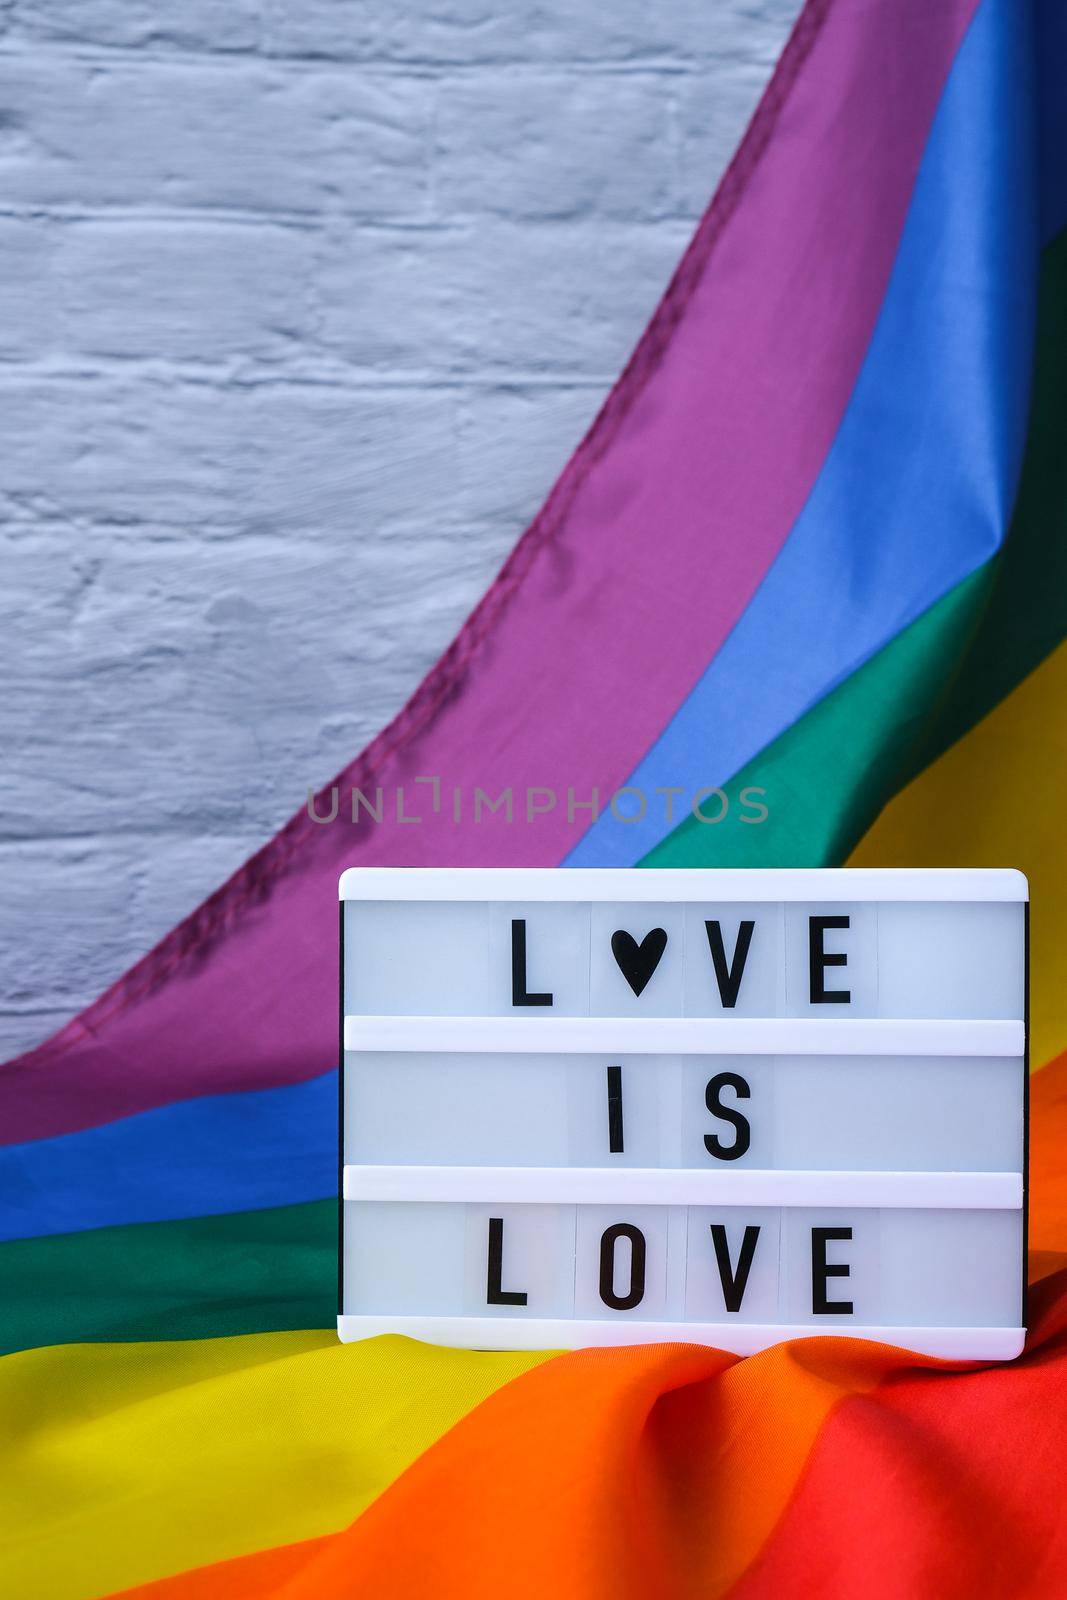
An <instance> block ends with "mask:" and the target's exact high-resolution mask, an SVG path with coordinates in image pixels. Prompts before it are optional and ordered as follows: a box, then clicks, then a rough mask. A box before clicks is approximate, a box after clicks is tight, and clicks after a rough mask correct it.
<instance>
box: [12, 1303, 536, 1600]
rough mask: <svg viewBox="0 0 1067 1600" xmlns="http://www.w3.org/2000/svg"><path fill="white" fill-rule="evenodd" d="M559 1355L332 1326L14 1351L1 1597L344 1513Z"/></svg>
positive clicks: (216, 1549)
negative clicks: (350, 1336)
mask: <svg viewBox="0 0 1067 1600" xmlns="http://www.w3.org/2000/svg"><path fill="white" fill-rule="evenodd" d="M545 1359H547V1358H546V1357H545V1356H544V1355H542V1354H521V1355H513V1354H503V1355H502V1354H496V1353H485V1352H471V1351H465V1350H440V1349H436V1348H431V1347H430V1346H428V1345H422V1344H417V1343H416V1342H414V1341H413V1340H408V1339H399V1338H387V1339H371V1340H367V1341H365V1342H363V1343H361V1344H350V1345H342V1344H339V1343H338V1342H337V1339H336V1337H335V1336H334V1335H333V1334H332V1333H327V1332H313V1333H273V1334H252V1335H248V1336H245V1337H240V1338H228V1339H204V1340H184V1341H181V1342H175V1343H160V1344H156V1343H148V1344H100V1345H59V1346H50V1347H48V1348H45V1349H41V1350H30V1351H25V1352H23V1353H21V1354H18V1355H10V1356H5V1357H4V1358H3V1359H2V1360H0V1594H4V1595H10V1596H11V1597H12V1600H15V1597H16V1596H17V1600H89V1597H90V1596H97V1595H104V1594H109V1593H111V1592H113V1591H114V1590H117V1589H125V1588H127V1587H129V1586H131V1585H133V1584H136V1583H143V1582H146V1581H148V1580H149V1579H152V1578H158V1577H163V1576H165V1575H168V1574H170V1573H175V1572H181V1571H184V1570H185V1569H187V1568H189V1567H197V1566H201V1565H204V1564H206V1563H208V1562H215V1561H222V1560H225V1559H226V1558H227V1557H229V1556H236V1555H242V1554H245V1553H247V1552H249V1551H254V1550H262V1549H265V1548H267V1547H269V1546H274V1545H282V1544H288V1543H290V1542H291V1541H295V1540H299V1539H308V1538H311V1537H313V1536H315V1535H318V1534H324V1533H330V1532H333V1531H335V1530H336V1529H339V1528H343V1527H345V1526H346V1525H347V1524H348V1523H350V1522H351V1521H352V1519H353V1518H354V1517H356V1516H358V1515H359V1513H360V1512H361V1511H363V1510H364V1509H365V1508H366V1506H367V1505H369V1504H370V1502H371V1501H372V1500H374V1499H375V1498H376V1497H377V1496H378V1495H379V1494H381V1492H382V1490H383V1489H386V1488H387V1487H388V1486H389V1484H391V1483H392V1482H393V1481H394V1479H396V1478H397V1477H398V1476H399V1475H400V1474H401V1473H402V1472H403V1471H404V1469H405V1468H406V1467H407V1466H408V1465H409V1464H410V1463H411V1462H412V1461H413V1460H414V1459H415V1458H416V1457H417V1456H419V1455H421V1454H422V1452H423V1451H424V1450H425V1449H427V1447H428V1446H429V1445H431V1444H432V1443H433V1442H434V1441H435V1440H436V1439H438V1438H439V1437H440V1436H441V1434H443V1433H445V1432H446V1431H447V1429H449V1428H451V1427H452V1426H453V1424H454V1423H456V1422H457V1421H458V1420H459V1419H460V1418H461V1417H462V1416H464V1415H465V1414H466V1413H467V1412H468V1411H470V1410H471V1409H472V1408H473V1407H474V1406H476V1405H477V1404H478V1403H479V1402H480V1401H481V1400H483V1399H485V1398H486V1396H487V1395H489V1394H491V1393H492V1392H493V1391H494V1390H495V1389H497V1388H499V1387H500V1386H501V1385H502V1384H504V1383H507V1382H508V1381H509V1379H511V1378H513V1377H515V1376H517V1375H518V1374H519V1373H522V1372H525V1371H527V1370H528V1369H529V1368H531V1367H533V1366H536V1365H537V1364H538V1363H539V1362H541V1361H544V1360H545Z"/></svg>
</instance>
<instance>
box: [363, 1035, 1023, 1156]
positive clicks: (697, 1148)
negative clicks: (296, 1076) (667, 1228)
mask: <svg viewBox="0 0 1067 1600" xmlns="http://www.w3.org/2000/svg"><path fill="white" fill-rule="evenodd" d="M1022 1088H1023V1064H1022V1061H1021V1060H1018V1059H1012V1058H1004V1057H1000V1058H997V1057H994V1058H980V1057H978V1058H973V1057H958V1056H945V1057H936V1056H925V1057H892V1056H889V1057H866V1058H864V1057H848V1056H846V1057H834V1056H821V1057H820V1056H778V1057H772V1056H758V1055H757V1056H741V1055H737V1056H645V1055H634V1056H623V1055H575V1054H559V1055H550V1054H541V1055H502V1054H498V1053H495V1052H493V1053H484V1054H482V1053H471V1054H469V1055H462V1054H454V1055H447V1056H446V1055H434V1054H415V1053H409V1052H399V1053H391V1052H367V1053H357V1052H352V1053H349V1054H348V1055H347V1056H346V1061H345V1149H346V1157H347V1160H348V1161H350V1162H367V1163H372V1164H389V1165H402V1164H404V1163H410V1164H412V1165H416V1166H421V1165H456V1166H465V1165H469V1166H503V1165H508V1164H510V1165H514V1166H535V1167H536V1166H544V1167H553V1166H579V1167H596V1166H603V1167H610V1168H616V1169H617V1168H625V1167H686V1168H695V1169H707V1168H716V1167H717V1168H720V1169H723V1170H726V1169H731V1170H736V1171H742V1170H746V1169H748V1168H760V1169H796V1168H800V1169H826V1170H828V1171H833V1170H838V1171H871V1172H877V1171H894V1170H895V1171H898V1172H931V1171H937V1170H941V1171H946V1172H1019V1171H1021V1170H1022V1159H1023V1097H1022ZM709 1105H710V1106H711V1107H714V1108H715V1109H714V1110H712V1109H709ZM613 1146H614V1148H613Z"/></svg>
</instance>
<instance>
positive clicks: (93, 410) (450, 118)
mask: <svg viewBox="0 0 1067 1600" xmlns="http://www.w3.org/2000/svg"><path fill="white" fill-rule="evenodd" d="M798 9H799V0H702V3H701V0H661V3H660V4H658V5H655V6H648V5H647V4H638V3H637V0H612V3H611V4H606V3H604V0H521V3H520V0H411V3H402V0H177V4H175V5H173V6H166V5H160V4H159V3H158V0H5V3H3V4H0V252H2V254H3V259H4V261H5V264H6V269H7V270H6V271H5V272H3V273H0V463H2V466H0V490H2V498H0V513H2V526H0V541H2V546H3V558H4V560H3V572H4V578H5V581H4V584H3V587H2V595H0V608H2V614H0V682H2V683H3V685H4V690H3V699H2V707H3V712H2V716H3V724H2V733H3V750H4V756H5V759H4V761H3V763H2V769H0V866H2V869H3V882H4V891H5V892H4V894H3V899H2V912H0V916H2V919H3V920H2V923H0V1054H6V1053H10V1052H12V1051H14V1050H15V1049H17V1048H20V1047H23V1046H25V1045H28V1044H30V1043H32V1042H34V1041H35V1040H36V1039H38V1038H41V1037H43V1036H44V1035H45V1034H46V1033H48V1032H49V1031H51V1029H52V1028H53V1027H55V1026H57V1025H58V1024H59V1023H60V1022H62V1021H63V1020H64V1019H65V1018H66V1016H68V1015H69V1014H70V1013H71V1012H72V1011H73V1010H75V1009H76V1008H77V1007H79V1006H80V1005H82V1004H83V1003H84V1002H86V1001H87V1000H89V999H91V998H92V996H93V995H94V994H95V993H96V992H98V991H99V989H100V988H101V987H103V986H104V985H105V984H106V983H108V982H109V981H110V980H111V979H112V978H114V977H115V976H117V975H118V974H119V973H120V972H121V971H122V970H123V968H124V967H125V966H126V965H127V964H128V963H129V962H130V961H131V960H133V959H134V958H135V957H136V956H138V955H139V954H141V952H142V951H143V950H144V949H146V948H147V947H148V945H149V944H150V943H152V942H153V941H154V940H155V939H156V938H158V937H159V935H160V934H162V933H164V932H165V931H166V929H167V928H168V927H169V926H170V925H171V923H172V922H174V921H175V920H176V919H177V918H178V917H180V916H181V915H182V914H183V913H184V912H186V911H187V910H189V909H190V908H191V907H192V906H193V905H194V904H195V903H196V902H197V900H198V899H200V898H201V897H202V895H203V894H205V893H206V892H208V891H209V890H210V889H211V888H212V887H213V886H214V885H215V884H216V882H218V881H219V880H220V879H221V878H222V877H223V876H225V875H226V874H227V873H228V872H229V871H231V870H232V869H233V868H234V867H235V866H237V865H238V864H239V862H240V861H241V860H242V859H243V858H244V857H245V856H246V855H247V854H248V853H249V852H250V851H251V850H252V849H254V848H255V847H256V846H257V845H258V844H260V843H261V842H262V840H263V839H264V837H266V835H268V834H269V833H270V832H271V831H273V829H274V828H276V827H277V826H278V825H279V824H280V823H281V822H282V821H283V820H284V819H285V817H286V816H287V815H288V814H289V812H290V811H292V810H293V809H294V808H295V807H296V806H298V805H299V804H300V803H301V800H302V797H303V796H304V794H305V792H306V790H307V787H308V785H309V784H310V783H315V784H318V783H321V782H324V781H326V780H327V779H328V778H329V777H330V776H331V775H332V773H333V772H334V771H335V770H337V768H339V767H340V766H341V765H343V763H344V762H346V761H347V760H349V759H350V758H351V757H352V756H353V755H354V754H355V753H356V752H357V750H358V749H359V747H360V746H361V745H362V744H364V743H365V742H366V740H367V739H368V738H370V737H371V736H372V735H373V734H374V733H375V732H376V731H377V729H378V728H379V727H380V726H381V725H382V724H383V723H384V722H385V721H387V720H388V719H389V717H391V716H392V715H393V713H394V712H395V711H396V710H397V709H398V707H399V706H400V704H401V703H402V702H403V700H404V699H405V698H406V696H407V695H408V694H409V693H410V691H411V689H412V688H413V687H414V686H415V684H416V683H417V682H418V680H419V678H420V677H421V676H422V674H423V672H424V671H425V670H426V668H427V667H428V666H429V665H430V664H431V663H432V661H433V659H434V657H435V656H436V655H437V654H438V653H439V651H440V650H441V649H442V648H443V646H444V645H445V644H446V643H447V642H448V640H449V638H450V636H451V635H452V633H453V632H454V630H455V629H456V627H457V626H458V625H459V623H460V622H461V621H462V618H463V616H464V615H465V613H466V611H467V610H468V609H469V607H470V606H471V604H472V603H473V602H474V601H475V600H476V599H477V597H478V594H479V593H480V591H481V589H482V588H483V587H484V585H485V584H486V583H487V582H488V580H489V579H490V578H491V576H492V574H493V572H494V570H495V568H496V567H497V565H498V564H499V562H500V560H501V559H502V557H503V556H504V554H505V553H506V551H507V550H508V548H509V546H510V545H511V543H512V542H513V540H514V539H515V537H516V536H517V534H518V533H519V532H520V531H521V528H522V526H523V524H524V523H525V521H526V520H528V518H529V517H530V516H531V515H532V513H533V512H534V511H535V510H536V509H537V505H538V503H539V501H540V499H541V497H542V496H543V495H544V493H545V491H546V490H547V488H548V487H549V486H550V484H551V482H552V479H553V477H554V476H555V474H556V472H557V471H558V470H559V468H560V467H561V466H562V464H563V462H564V460H565V459H566V456H567V454H568V453H569V451H570V449H571V448H572V446H573V445H574V444H575V443H576V441H577V439H578V437H579V435H580V433H581V431H582V430H583V428H584V426H585V424H586V423H587V421H588V420H589V418H590V416H591V415H592V413H593V411H594V410H595V409H596V406H597V404H598V401H599V399H600V398H601V396H602V395H603V392H604V390H605V388H606V386H607V385H608V384H609V383H610V381H611V380H612V378H613V377H614V375H615V373H616V371H617V370H618V368H619V366H620V365H621V363H622V362H623V361H624V360H625V358H626V356H627V354H628V352H629V349H630V346H631V345H632V343H633V341H634V339H635V338H636V336H637V334H638V333H639V332H640V329H641V327H642V325H643V323H644V321H645V319H646V317H647V316H648V314H649V312H650V311H651V309H652V307H653V306H654V304H655V302H656V299H657V298H658V295H659V293H660V292H661V290H662V288H663V286H664V284H665V282H666V280H667V277H668V276H669V274H670V271H671V269H672V267H673V265H674V262H675V260H676V259H677V256H678V254H679V253H680V251H681V249H682V247H683V245H684V243H685V241H686V239H687V238H688V236H689V233H690V231H691V228H692V225H693V222H694V219H695V218H696V216H697V215H698V214H699V212H700V210H701V209H702V207H703V206H704V204H705V202H706V200H707V198H708V195H709V194H710V192H711V190H712V188H713V187H714V184H715V182H716V180H717V178H718V175H719V173H720V171H721V169H722V167H723V165H724V164H725V162H726V160H727V159H728V158H729V155H730V154H731V151H732V148H733V146H734V144H735V142H736V140H737V138H738V136H739V135H740V133H741V131H742V129H743V126H744V123H745V121H746V119H747V117H748V115H749V114H750V112H751V110H752V107H753V106H754V104H755V101H756V98H757V96H758V94H759V91H760V88H761V86H762V84H763V82H764V81H765V79H766V76H767V74H768V73H769V70H770V67H771V65H772V63H773V60H774V58H775V56H776V55H777V53H778V50H779V49H780V47H781V44H782V43H783V41H784V38H785V35H786V33H787V31H788V28H789V26H790V25H791V23H792V20H793V17H794V15H795V13H796V11H797V10H798Z"/></svg>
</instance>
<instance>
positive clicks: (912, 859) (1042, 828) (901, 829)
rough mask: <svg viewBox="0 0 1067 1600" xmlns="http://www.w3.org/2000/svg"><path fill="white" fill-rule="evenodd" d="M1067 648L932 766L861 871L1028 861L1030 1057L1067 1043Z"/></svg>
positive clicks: (893, 807)
mask: <svg viewBox="0 0 1067 1600" xmlns="http://www.w3.org/2000/svg"><path fill="white" fill-rule="evenodd" d="M1065 796H1067V645H1061V646H1060V648H1059V649H1058V650H1056V651H1055V652H1054V653H1053V654H1052V655H1051V656H1050V657H1049V658H1048V660H1047V661H1045V662H1043V664H1042V665H1041V666H1040V667H1038V668H1037V670H1036V671H1035V672H1032V673H1031V674H1030V676H1029V677H1028V678H1024V679H1023V682H1022V683H1021V684H1020V685H1019V687H1018V688H1017V689H1015V690H1014V692H1013V693H1012V694H1010V695H1009V696H1008V697H1007V699H1005V700H1002V701H1001V703H1000V705H998V706H997V707H996V709H995V710H993V711H991V712H990V713H989V715H988V716H987V717H985V718H984V719H983V720H982V721H981V722H979V723H978V724H977V726H976V727H974V728H973V729H972V730H971V732H970V733H969V734H967V735H966V737H964V738H963V739H961V740H960V741H959V742H958V743H957V744H955V745H953V746H952V747H951V749H949V750H947V751H946V752H945V754H944V755H943V756H941V758H940V759H939V760H938V761H935V762H934V764H933V765H932V766H930V767H927V768H926V770H925V771H924V772H922V773H921V774H920V775H919V777H917V778H916V779H915V780H914V782H912V783H910V784H909V785H908V787H907V788H906V789H904V790H903V791H902V792H901V793H900V794H899V795H898V796H897V797H896V799H895V800H892V801H890V803H889V805H888V806H886V808H885V810H884V811H883V812H882V814H881V816H880V817H879V818H878V820H877V822H876V823H875V824H874V826H873V827H872V828H871V829H870V831H869V832H868V833H867V834H866V835H865V837H864V838H863V839H862V840H861V842H860V844H859V845H858V847H857V848H856V850H855V851H854V852H853V855H852V857H851V859H850V860H849V863H848V865H849V866H855V867H897V866H901V867H904V866H908V867H911V866H916V867H920V866H921V867H925V866H930V867H954V866H973V867H1021V869H1022V870H1023V872H1025V873H1026V875H1027V877H1028V878H1029V880H1030V900H1031V912H1030V916H1031V923H1030V1006H1031V1039H1030V1059H1031V1063H1032V1065H1033V1066H1035V1067H1040V1066H1042V1065H1043V1064H1044V1063H1045V1062H1046V1061H1049V1060H1051V1059H1052V1057H1053V1056H1055V1055H1058V1054H1059V1053H1060V1051H1062V1050H1063V1049H1065V1048H1067V839H1065V827H1067V801H1065Z"/></svg>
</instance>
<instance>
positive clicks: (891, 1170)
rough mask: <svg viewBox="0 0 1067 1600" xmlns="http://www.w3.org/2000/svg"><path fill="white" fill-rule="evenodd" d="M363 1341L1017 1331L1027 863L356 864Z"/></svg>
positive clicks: (571, 1341) (352, 952)
mask: <svg viewBox="0 0 1067 1600" xmlns="http://www.w3.org/2000/svg"><path fill="white" fill-rule="evenodd" d="M340 895H341V941H342V947H341V948H342V955H341V1029H342V1041H341V1042H342V1049H343V1068H342V1072H341V1124H340V1126H341V1183H340V1189H341V1272H340V1306H339V1315H338V1328H339V1332H340V1335H341V1337H342V1338H343V1339H356V1338H364V1337H367V1336H368V1335H371V1334H378V1333H387V1332H393V1333H405V1334H409V1335H412V1336H414V1337H416V1338H421V1339H428V1340H431V1341H434V1342H436V1343H441V1344H454V1345H464V1346H471V1347H475V1348H487V1349H509V1348H511V1349H517V1348H565V1347H571V1346H577V1345H588V1344H618V1343H623V1342H627V1343H631V1342H644V1341H648V1340H662V1339H670V1340H679V1339H681V1340H690V1341H696V1342H702V1343H707V1344H712V1345H716V1346H719V1347H721V1348H724V1349H728V1350H733V1351H737V1352H738V1353H742V1354H743V1353H748V1352H751V1351H754V1350H758V1349H761V1348H763V1347H764V1346H766V1345H768V1344H773V1343H775V1342H777V1341H778V1340H781V1339H786V1338H793V1337H796V1336H801V1335H809V1334H814V1333H820V1332H833V1333H848V1334H851V1335H854V1336H857V1337H863V1338H871V1339H877V1340H881V1341H884V1342H888V1343H892V1344H899V1345H904V1346H907V1347H909V1348H911V1349H914V1350H917V1351H921V1352H925V1353H927V1354H931V1355H936V1356H943V1357H948V1358H956V1359H972V1358H973V1359H983V1360H989V1359H1000V1358H1009V1357H1012V1356H1015V1355H1017V1354H1018V1353H1019V1351H1020V1350H1021V1349H1022V1345H1023V1339H1024V1333H1025V1298H1024V1297H1025V1281H1026V1274H1025V1254H1026V1104H1027V1061H1026V1016H1027V911H1028V905H1027V898H1028V891H1027V884H1026V880H1025V878H1024V877H1023V876H1022V875H1021V874H1020V873H1018V872H1015V871H1010V870H978V869H974V870H962V869H961V870H941V871H926V870H923V871H919V870H914V871H913V870H905V871H871V870H857V871H849V870H833V871H829V870H825V871H815V870H803V871H802V870H764V871H756V870H751V871H750V870H745V871H740V870H724V871H714V870H692V871H675V870H645V869H605V870H601V871H598V870H586V869H566V868H563V869H511V868H507V869H504V868H501V869H488V868H486V869H431V868H395V869H394V868H352V869H350V870H349V871H347V872H345V873H344V875H343V876H342V878H341V884H340Z"/></svg>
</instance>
